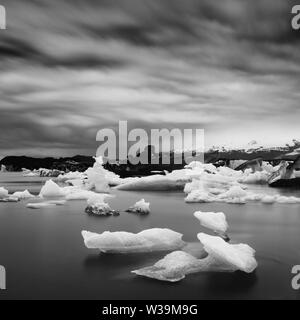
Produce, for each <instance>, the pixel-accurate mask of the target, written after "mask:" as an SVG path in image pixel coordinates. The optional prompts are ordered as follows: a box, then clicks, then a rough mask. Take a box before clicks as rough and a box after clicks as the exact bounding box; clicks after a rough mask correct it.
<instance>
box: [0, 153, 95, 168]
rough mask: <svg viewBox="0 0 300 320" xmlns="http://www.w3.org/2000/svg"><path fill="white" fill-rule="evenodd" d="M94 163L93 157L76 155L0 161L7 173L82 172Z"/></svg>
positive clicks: (15, 157)
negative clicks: (23, 169)
mask: <svg viewBox="0 0 300 320" xmlns="http://www.w3.org/2000/svg"><path fill="white" fill-rule="evenodd" d="M94 162H95V160H94V158H93V157H88V156H81V155H77V156H75V157H67V158H51V157H48V158H32V157H26V156H19V157H18V156H9V157H5V158H3V159H2V160H1V161H0V166H1V165H4V166H5V167H6V169H7V170H8V171H21V170H22V168H26V169H29V170H33V169H39V168H45V169H58V170H63V171H67V170H70V171H76V170H77V171H84V170H86V169H87V168H88V167H91V166H92V165H93V163H94Z"/></svg>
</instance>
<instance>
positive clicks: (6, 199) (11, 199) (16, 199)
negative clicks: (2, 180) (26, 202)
mask: <svg viewBox="0 0 300 320" xmlns="http://www.w3.org/2000/svg"><path fill="white" fill-rule="evenodd" d="M19 201H20V200H19V198H16V197H12V196H9V197H7V198H0V202H19Z"/></svg>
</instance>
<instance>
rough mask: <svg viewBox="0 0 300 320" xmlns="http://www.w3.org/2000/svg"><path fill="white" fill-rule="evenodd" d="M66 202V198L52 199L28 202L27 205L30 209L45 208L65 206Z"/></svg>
mask: <svg viewBox="0 0 300 320" xmlns="http://www.w3.org/2000/svg"><path fill="white" fill-rule="evenodd" d="M65 203H66V201H65V200H51V201H44V202H33V203H28V204H27V205H26V207H27V208H29V209H43V208H51V207H56V206H63V205H64V204H65Z"/></svg>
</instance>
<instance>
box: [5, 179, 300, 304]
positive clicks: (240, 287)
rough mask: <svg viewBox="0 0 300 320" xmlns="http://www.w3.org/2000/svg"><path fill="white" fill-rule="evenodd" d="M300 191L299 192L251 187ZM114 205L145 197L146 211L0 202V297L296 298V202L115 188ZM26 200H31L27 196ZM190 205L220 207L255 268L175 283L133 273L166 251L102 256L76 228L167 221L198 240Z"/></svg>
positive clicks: (35, 182)
mask: <svg viewBox="0 0 300 320" xmlns="http://www.w3.org/2000/svg"><path fill="white" fill-rule="evenodd" d="M45 180H46V179H45V178H25V177H22V176H20V174H15V173H14V174H12V173H0V186H3V187H5V188H7V189H8V190H9V191H10V192H14V191H23V190H25V189H28V190H29V191H31V192H32V193H35V194H37V193H38V192H39V190H40V188H41V186H42V185H43V183H44V181H45ZM255 188H256V189H257V191H258V192H265V193H274V192H280V193H281V194H284V195H294V196H299V197H300V192H299V191H297V192H296V191H287V190H273V189H269V188H267V187H255ZM114 193H115V194H116V197H115V198H113V199H111V200H110V204H111V206H112V207H113V208H114V209H117V210H125V209H127V208H128V207H129V206H131V205H132V204H133V203H135V202H136V201H138V200H140V199H141V198H145V199H146V200H147V201H149V202H150V203H151V214H150V215H148V216H146V217H140V216H136V215H134V214H128V213H126V212H121V215H120V216H119V217H107V218H106V217H105V218H103V217H91V216H88V215H86V214H85V213H84V209H85V206H86V203H85V201H70V202H67V204H66V205H65V206H57V207H55V208H45V209H40V210H30V209H27V208H26V207H25V205H26V203H27V201H21V202H19V203H0V265H3V266H5V268H6V272H7V290H6V291H0V299H299V298H300V292H298V291H295V290H293V289H292V288H291V279H292V274H291V269H292V267H293V266H294V265H296V264H300V205H287V204H275V205H263V204H260V203H248V204H246V205H229V204H186V203H185V202H184V200H183V198H184V195H183V193H181V192H162V193H159V192H126V191H117V192H116V191H115V192H114ZM31 202H32V200H31ZM196 210H203V211H223V212H224V213H225V214H226V216H227V220H228V223H229V226H230V228H229V235H230V237H231V239H232V240H233V241H234V242H244V243H247V244H249V245H250V246H252V247H253V248H255V249H256V251H257V255H256V257H257V260H258V264H259V266H258V269H257V270H256V272H255V273H253V274H250V275H247V274H243V273H239V272H237V273H233V274H216V273H201V274H200V273H199V274H194V275H190V276H187V278H186V279H184V280H183V281H181V282H179V283H175V284H169V283H162V282H158V281H155V280H151V279H146V278H141V277H137V276H135V275H134V274H131V273H130V271H131V270H135V269H138V268H141V267H144V266H148V265H151V264H153V263H155V262H156V261H157V260H158V259H160V258H162V257H163V256H164V255H165V253H152V254H149V253H147V254H130V255H103V254H99V253H98V252H97V251H93V250H88V249H86V248H85V246H84V244H83V240H82V237H81V234H80V232H81V230H90V231H94V232H103V231H105V230H110V231H129V232H139V231H141V230H144V229H148V228H153V227H165V228H171V229H173V230H176V231H178V232H181V233H183V234H184V240H185V241H187V242H191V243H195V244H197V245H199V242H198V240H197V237H196V235H197V233H198V232H206V233H207V230H206V229H204V228H202V227H201V226H200V224H199V223H198V222H197V220H196V219H195V218H194V217H193V212H194V211H196Z"/></svg>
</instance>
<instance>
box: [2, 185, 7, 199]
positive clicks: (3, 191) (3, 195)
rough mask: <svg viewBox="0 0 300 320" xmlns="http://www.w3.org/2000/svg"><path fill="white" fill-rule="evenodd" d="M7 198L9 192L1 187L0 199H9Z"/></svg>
mask: <svg viewBox="0 0 300 320" xmlns="http://www.w3.org/2000/svg"><path fill="white" fill-rule="evenodd" d="M7 197H8V191H7V190H6V189H4V188H2V187H0V199H3V198H7Z"/></svg>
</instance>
